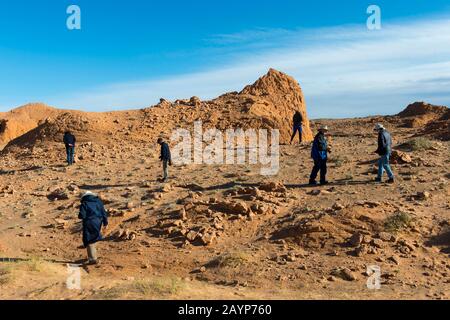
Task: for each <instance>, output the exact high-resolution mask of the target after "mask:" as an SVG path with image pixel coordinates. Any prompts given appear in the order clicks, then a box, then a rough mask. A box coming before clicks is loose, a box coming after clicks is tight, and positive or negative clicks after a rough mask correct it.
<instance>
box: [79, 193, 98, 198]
mask: <svg viewBox="0 0 450 320" xmlns="http://www.w3.org/2000/svg"><path fill="white" fill-rule="evenodd" d="M87 196H94V197H96V196H97V195H96V194H95V193H93V192H91V191H87V192H86V193H84V194H83V195H82V196H81V199H83V198H85V197H87Z"/></svg>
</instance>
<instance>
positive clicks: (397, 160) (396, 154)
mask: <svg viewBox="0 0 450 320" xmlns="http://www.w3.org/2000/svg"><path fill="white" fill-rule="evenodd" d="M411 162H412V159H411V156H410V155H409V154H407V153H405V152H401V151H398V150H394V151H392V155H391V163H393V164H406V163H411Z"/></svg>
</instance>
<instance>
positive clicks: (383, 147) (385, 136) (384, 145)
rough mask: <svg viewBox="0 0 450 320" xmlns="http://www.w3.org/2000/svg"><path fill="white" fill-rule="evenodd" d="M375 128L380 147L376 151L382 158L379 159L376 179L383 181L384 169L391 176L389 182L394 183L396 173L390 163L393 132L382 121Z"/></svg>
mask: <svg viewBox="0 0 450 320" xmlns="http://www.w3.org/2000/svg"><path fill="white" fill-rule="evenodd" d="M374 130H375V131H377V132H378V149H377V151H376V153H377V154H378V155H379V156H380V160H378V176H377V178H376V179H375V181H376V182H382V181H383V174H384V171H386V172H387V174H388V177H389V180H388V183H394V182H395V181H394V173H393V172H392V169H391V166H390V164H389V160H390V157H391V155H392V137H391V134H390V133H389V132H388V131H387V130H386V128H385V127H384V126H383V125H382V124H380V123H378V124H377V125H376V126H375V129H374Z"/></svg>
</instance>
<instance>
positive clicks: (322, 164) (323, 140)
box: [309, 126, 329, 185]
mask: <svg viewBox="0 0 450 320" xmlns="http://www.w3.org/2000/svg"><path fill="white" fill-rule="evenodd" d="M327 132H328V127H327V126H323V127H321V128H320V129H319V133H318V134H317V135H316V137H315V138H314V142H313V146H312V150H311V157H312V159H313V160H314V167H313V169H312V172H311V177H310V178H309V184H310V185H316V184H317V181H316V179H317V175H318V174H319V171H320V184H321V185H326V184H328V181H327V161H328V152H329V148H328V141H327V137H326V133H327Z"/></svg>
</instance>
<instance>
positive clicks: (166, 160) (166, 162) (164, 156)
mask: <svg viewBox="0 0 450 320" xmlns="http://www.w3.org/2000/svg"><path fill="white" fill-rule="evenodd" d="M158 144H159V145H160V146H161V155H160V157H159V160H161V161H162V163H163V180H162V181H163V182H167V181H168V180H169V166H171V165H172V155H171V154H170V147H169V144H168V143H167V142H165V141H164V139H163V138H159V139H158Z"/></svg>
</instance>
